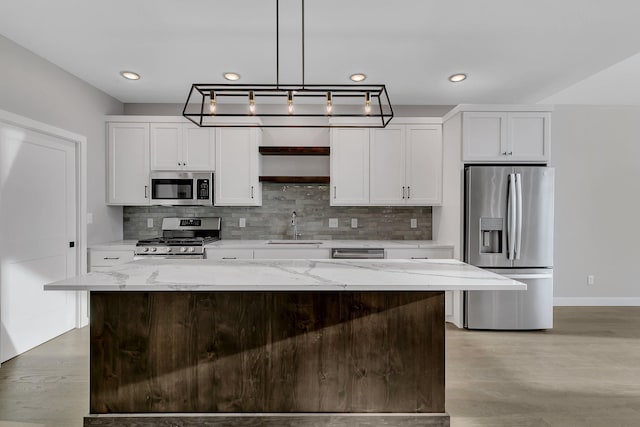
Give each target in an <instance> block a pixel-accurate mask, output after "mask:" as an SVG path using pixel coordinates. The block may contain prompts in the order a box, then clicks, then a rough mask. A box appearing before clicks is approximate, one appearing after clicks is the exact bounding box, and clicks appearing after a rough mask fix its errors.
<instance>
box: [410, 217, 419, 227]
mask: <svg viewBox="0 0 640 427" xmlns="http://www.w3.org/2000/svg"><path fill="white" fill-rule="evenodd" d="M411 228H418V220H417V219H416V218H411Z"/></svg>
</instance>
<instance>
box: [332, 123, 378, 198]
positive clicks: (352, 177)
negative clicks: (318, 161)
mask: <svg viewBox="0 0 640 427" xmlns="http://www.w3.org/2000/svg"><path fill="white" fill-rule="evenodd" d="M330 170H331V171H330V176H331V178H330V190H331V194H330V196H329V197H330V199H329V200H330V205H331V206H356V205H368V204H369V129H349V128H344V129H343V128H335V129H331V158H330Z"/></svg>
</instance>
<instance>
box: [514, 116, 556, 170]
mask: <svg viewBox="0 0 640 427" xmlns="http://www.w3.org/2000/svg"><path fill="white" fill-rule="evenodd" d="M550 119H551V115H550V114H549V113H509V149H508V151H507V154H508V158H509V161H511V162H546V161H548V160H549V145H550V144H549V140H550V126H549V124H550Z"/></svg>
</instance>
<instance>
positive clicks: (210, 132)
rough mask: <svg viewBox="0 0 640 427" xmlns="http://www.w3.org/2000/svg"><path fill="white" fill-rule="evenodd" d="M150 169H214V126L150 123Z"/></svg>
mask: <svg viewBox="0 0 640 427" xmlns="http://www.w3.org/2000/svg"><path fill="white" fill-rule="evenodd" d="M150 132H151V170H172V171H175V170H184V171H213V170H214V169H215V130H214V129H212V128H200V127H198V126H195V125H191V124H182V123H151V129H150Z"/></svg>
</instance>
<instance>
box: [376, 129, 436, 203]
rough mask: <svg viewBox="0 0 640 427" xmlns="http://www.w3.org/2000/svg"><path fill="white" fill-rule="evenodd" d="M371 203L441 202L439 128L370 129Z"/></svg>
mask: <svg viewBox="0 0 640 427" xmlns="http://www.w3.org/2000/svg"><path fill="white" fill-rule="evenodd" d="M370 132H371V136H370V141H371V142H370V144H371V148H370V150H371V156H370V195H371V197H370V204H371V205H383V206H390V205H396V206H397V205H412V206H425V205H426V206H431V205H438V204H440V203H442V126H440V125H395V126H393V125H389V126H387V127H386V128H384V129H371V131H370Z"/></svg>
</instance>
